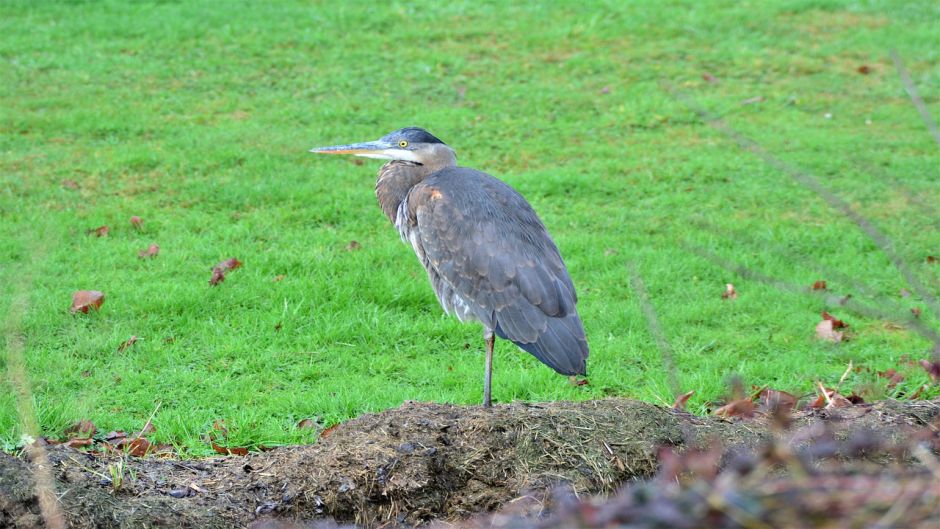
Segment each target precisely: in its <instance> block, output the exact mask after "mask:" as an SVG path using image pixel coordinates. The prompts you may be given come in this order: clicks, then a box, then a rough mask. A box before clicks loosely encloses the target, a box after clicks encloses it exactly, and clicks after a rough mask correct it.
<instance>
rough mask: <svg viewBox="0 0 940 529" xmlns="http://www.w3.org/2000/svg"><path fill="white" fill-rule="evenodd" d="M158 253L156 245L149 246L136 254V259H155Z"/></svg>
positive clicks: (158, 249)
mask: <svg viewBox="0 0 940 529" xmlns="http://www.w3.org/2000/svg"><path fill="white" fill-rule="evenodd" d="M158 253H160V247H159V246H157V245H156V244H151V245H150V246H148V247H146V248H145V249H143V250H141V251H139V252H137V257H140V258H141V259H147V258H148V257H151V258H152V257H156V256H157V254H158Z"/></svg>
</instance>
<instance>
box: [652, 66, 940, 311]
mask: <svg viewBox="0 0 940 529" xmlns="http://www.w3.org/2000/svg"><path fill="white" fill-rule="evenodd" d="M664 89H665V90H666V91H667V92H669V93H670V94H672V95H673V96H674V97H676V98H677V99H678V100H679V101H681V102H682V103H683V104H685V105H686V106H687V107H688V108H689V109H690V110H692V111H693V112H695V113H696V114H698V116H699V117H700V118H702V119H703V120H705V122H706V123H707V124H708V125H710V126H711V127H713V128H715V129H717V130H719V131H721V132H722V133H724V134H725V135H726V136H728V137H730V138H731V139H733V140H734V141H735V142H736V143H737V144H738V146H739V147H741V148H742V149H744V150H747V151H750V152H751V153H753V154H754V155H756V156H757V157H759V158H760V159H762V160H764V162H766V163H767V164H768V165H770V166H772V167H774V168H776V169H777V170H779V171H781V172H783V173H784V174H786V175H788V176H789V177H790V178H792V179H793V180H796V181H797V182H798V183H800V184H802V185H804V186H806V187H808V188H809V189H811V190H812V191H813V192H815V193H816V194H817V195H819V196H820V197H821V198H822V199H823V200H825V201H826V203H828V204H829V206H830V207H832V208H833V209H836V210H838V211H839V212H841V213H842V214H843V215H845V216H846V217H848V218H849V219H850V220H851V221H852V222H854V223H855V225H856V226H858V227H859V228H860V229H861V230H862V231H863V232H865V234H867V235H868V237H869V238H871V240H872V241H874V243H875V244H876V245H878V247H879V248H881V251H883V252H884V253H885V255H887V256H888V258H889V259H890V260H891V262H892V263H893V264H894V267H895V268H896V269H897V270H898V272H900V273H901V276H902V277H904V280H905V281H907V284H908V285H910V286H911V289H912V290H914V292H915V293H916V294H918V295H919V296H920V297H921V299H923V300H924V302H925V303H927V305H929V306H930V309H931V310H932V311H933V312H934V314H936V315H938V316H940V302H938V301H937V298H936V297H935V296H934V295H933V294H931V293H930V290H929V289H927V287H926V286H925V285H924V284H923V283H922V282H921V281H920V279H918V278H917V276H915V275H914V273H913V272H912V271H911V269H910V267H908V265H907V262H906V261H905V260H904V259H903V258H902V257H901V256H900V254H898V253H897V252H896V251H895V245H894V244H893V243H892V242H891V241H890V240H889V239H888V237H887V236H886V235H885V234H884V233H882V232H881V230H879V229H878V228H876V227H875V225H874V224H872V223H871V222H869V220H868V219H866V218H865V217H863V216H862V214H861V213H859V212H858V211H856V210H855V208H853V207H852V205H851V204H849V203H848V202H846V201H845V200H843V199H842V198H840V197H839V196H838V195H836V194H835V193H833V192H832V191H830V190H828V189H826V188H825V187H823V185H822V184H821V183H820V182H819V180H818V179H817V178H816V177H815V176H813V175H811V174H809V173H806V172H803V171H801V170H800V169H798V168H797V167H795V166H793V165H791V164H789V163H787V162H785V161H783V160H781V159H780V158H777V157H776V156H774V155H773V154H771V153H770V152H768V151H767V150H766V149H764V148H763V147H761V145H760V144H758V143H757V142H756V141H754V140H753V139H751V138H749V137H747V136H745V135H744V134H742V133H740V132H738V131H737V130H735V129H733V128H732V127H731V126H730V125H728V124H727V123H725V121H724V120H723V119H721V117H719V116H717V115H716V114H714V113H712V112H710V111H708V110H706V109H705V108H704V107H703V106H701V105H699V104H698V103H696V102H695V101H693V100H692V99H691V98H690V97H689V96H687V95H685V94H684V93H683V92H680V91H679V90H677V89H676V88H674V87H673V86H672V85H669V84H666V85H664Z"/></svg>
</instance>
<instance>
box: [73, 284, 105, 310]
mask: <svg viewBox="0 0 940 529" xmlns="http://www.w3.org/2000/svg"><path fill="white" fill-rule="evenodd" d="M103 303H104V292H99V291H97V290H79V291H78V292H76V293H74V294H72V308H71V309H70V310H71V311H72V314H74V313H76V312H82V313H83V314H88V309H95V310H98V309H100V308H101V305H102V304H103Z"/></svg>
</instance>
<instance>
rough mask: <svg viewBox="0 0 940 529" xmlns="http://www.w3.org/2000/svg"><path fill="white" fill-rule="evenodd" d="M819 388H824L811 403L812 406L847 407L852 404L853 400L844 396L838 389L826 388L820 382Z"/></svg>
mask: <svg viewBox="0 0 940 529" xmlns="http://www.w3.org/2000/svg"><path fill="white" fill-rule="evenodd" d="M819 388H820V389H822V390H823V392H822V393H820V394H819V396H817V397H816V400H814V401H813V402H812V404H810V405H809V407H810V408H814V409H821V408H826V409H830V408H847V407H849V406H852V401H850V400H849V399H847V398H845V397H843V396H842V395H840V394H839V392H838V391H836V390H834V389H829V388H824V387H823V386H822V384H819Z"/></svg>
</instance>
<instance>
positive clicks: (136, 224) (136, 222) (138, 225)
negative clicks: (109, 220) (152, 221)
mask: <svg viewBox="0 0 940 529" xmlns="http://www.w3.org/2000/svg"><path fill="white" fill-rule="evenodd" d="M131 226H133V228H134V229H135V230H140V229H143V227H144V219H142V218H140V217H138V216H137V215H134V216H133V217H131Z"/></svg>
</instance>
